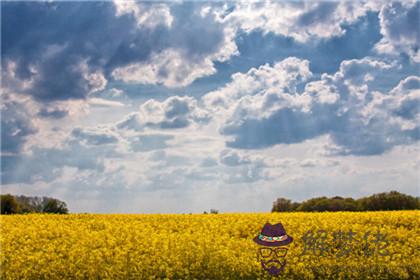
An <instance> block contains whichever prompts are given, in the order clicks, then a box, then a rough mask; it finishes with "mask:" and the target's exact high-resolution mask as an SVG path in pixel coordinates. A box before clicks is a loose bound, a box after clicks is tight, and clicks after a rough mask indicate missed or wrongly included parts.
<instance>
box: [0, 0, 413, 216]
mask: <svg viewBox="0 0 420 280" xmlns="http://www.w3.org/2000/svg"><path fill="white" fill-rule="evenodd" d="M387 2H388V1H387ZM419 11H420V2H413V1H404V2H395V3H385V2H384V3H381V2H378V1H372V2H355V1H351V2H319V3H317V2H280V1H278V2H255V3H243V2H227V3H224V2H216V3H212V4H209V2H204V1H195V2H184V1H174V2H160V3H158V2H137V3H136V2H127V1H124V2H123V1H115V2H88V3H87V2H42V3H41V2H4V1H2V2H1V56H2V60H1V78H2V100H1V125H2V127H1V163H2V165H1V180H2V192H3V193H13V194H24V195H37V196H52V197H56V198H59V199H62V200H64V201H66V202H67V204H68V205H69V209H70V211H72V212H100V213H140V212H142V213H168V212H175V213H189V212H193V213H194V212H203V211H204V210H207V211H208V210H209V209H210V208H215V209H218V210H219V211H221V212H238V211H244V212H251V211H270V210H271V205H272V202H273V201H274V200H275V199H276V198H277V197H287V198H289V199H292V200H294V201H302V200H304V199H308V198H311V197H314V196H324V195H325V196H334V195H341V196H352V197H361V196H366V195H370V194H372V193H377V192H383V191H389V190H397V191H401V192H404V193H407V194H411V195H420V177H419V169H420V156H419V155H420V153H419V152H420V146H419V139H420V110H419V107H420V76H419V75H420V73H419V65H420V51H419V44H420V43H419V42H420V40H419V36H420V35H419V30H420V29H419Z"/></svg>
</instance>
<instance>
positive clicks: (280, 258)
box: [254, 223, 293, 275]
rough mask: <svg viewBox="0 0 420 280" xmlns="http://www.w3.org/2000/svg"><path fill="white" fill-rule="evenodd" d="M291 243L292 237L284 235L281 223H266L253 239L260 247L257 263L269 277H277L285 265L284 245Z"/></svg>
mask: <svg viewBox="0 0 420 280" xmlns="http://www.w3.org/2000/svg"><path fill="white" fill-rule="evenodd" d="M292 241H293V237H291V236H289V235H287V234H286V231H285V230H284V228H283V225H282V224H281V223H278V224H275V225H272V224H270V223H266V224H265V225H264V227H263V228H262V230H261V233H260V234H258V235H257V236H255V237H254V242H255V243H257V244H258V245H261V246H262V247H259V248H258V261H259V262H260V263H261V266H262V268H263V269H264V270H266V271H267V272H268V273H269V274H271V275H279V274H280V273H281V272H283V269H284V266H285V265H286V254H287V247H286V245H288V244H290V243H291V242H292Z"/></svg>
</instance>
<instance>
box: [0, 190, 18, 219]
mask: <svg viewBox="0 0 420 280" xmlns="http://www.w3.org/2000/svg"><path fill="white" fill-rule="evenodd" d="M0 202H1V214H17V213H19V211H20V209H19V204H18V202H17V201H16V199H15V197H14V196H13V195H11V194H4V195H1V201H0Z"/></svg>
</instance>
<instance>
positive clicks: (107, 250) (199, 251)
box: [0, 211, 420, 280]
mask: <svg viewBox="0 0 420 280" xmlns="http://www.w3.org/2000/svg"><path fill="white" fill-rule="evenodd" d="M419 218H420V211H389V212H363V213H357V212H352V213H351V212H336V213H270V214H268V213H267V214H207V215H205V214H192V215H191V214H156V215H146V214H138V215H137V214H136V215H134V214H133V215H130V214H111V215H102V214H69V215H53V214H49V215H47V214H28V215H12V216H1V217H0V222H1V235H0V241H1V267H0V269H1V279H4V280H6V279H165V278H166V279H270V278H271V276H269V274H267V273H266V272H265V271H263V270H262V269H261V266H260V264H259V263H258V261H257V248H258V245H256V244H255V243H254V242H253V240H252V239H253V238H254V237H255V236H256V235H257V234H259V233H260V231H261V228H262V227H263V225H264V224H265V223H266V222H270V223H273V224H274V223H278V222H281V223H282V224H283V226H284V228H285V230H286V231H287V234H288V235H290V236H292V237H293V238H294V240H293V242H292V243H291V244H289V245H288V247H289V250H288V253H287V255H286V260H287V265H286V266H285V270H284V272H283V273H282V274H281V275H280V277H278V278H279V279H420V250H419V249H420V219H419ZM349 232H351V236H352V238H351V239H349V238H347V239H346V238H341V239H340V238H339V237H340V236H341V237H348V236H350V235H349ZM345 241H346V242H345Z"/></svg>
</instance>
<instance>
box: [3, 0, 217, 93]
mask: <svg viewBox="0 0 420 280" xmlns="http://www.w3.org/2000/svg"><path fill="white" fill-rule="evenodd" d="M1 5H2V19H1V23H2V32H1V33H2V34H1V39H2V40H1V41H2V50H1V54H2V68H3V69H6V68H7V67H6V66H7V64H8V63H12V62H13V63H15V64H16V67H15V70H14V71H15V75H16V77H17V78H18V79H20V80H22V81H23V80H25V81H29V80H31V82H32V84H31V87H30V88H29V89H27V90H24V92H25V93H26V94H30V95H32V96H33V97H34V98H35V99H37V100H38V101H53V100H67V99H83V98H86V96H87V94H89V92H91V91H95V90H101V89H103V87H104V85H105V82H106V80H109V79H110V75H111V73H112V71H113V70H114V69H116V68H117V67H122V66H126V65H129V64H133V63H136V62H145V61H147V60H148V59H149V58H150V55H151V53H152V52H155V53H159V52H161V51H162V50H165V49H167V48H173V49H177V50H180V51H181V52H182V53H183V54H184V55H185V57H188V59H191V60H198V61H200V60H204V59H205V57H206V56H207V55H209V54H211V53H213V52H215V51H217V50H218V49H219V48H220V47H221V44H222V43H223V39H224V33H223V27H222V26H221V25H220V24H217V23H215V22H214V21H212V19H211V18H208V17H207V18H203V17H201V16H200V15H197V13H192V12H191V11H192V9H193V6H194V4H192V3H186V4H181V5H179V6H177V5H174V8H173V13H174V19H173V23H172V25H171V26H166V25H165V24H157V25H156V26H154V27H153V28H146V27H142V26H140V27H139V26H138V25H137V22H136V18H135V16H134V15H133V14H130V13H127V14H122V15H118V16H116V9H115V6H114V4H113V3H112V2H59V3H46V2H2V3H1ZM142 5H143V6H142V9H144V10H147V9H149V8H153V5H154V3H142ZM190 12H191V13H190ZM192 22H194V23H193V24H192ZM3 76H4V78H5V77H6V76H5V75H4V73H3ZM4 84H5V85H7V84H8V81H7V79H4Z"/></svg>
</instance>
